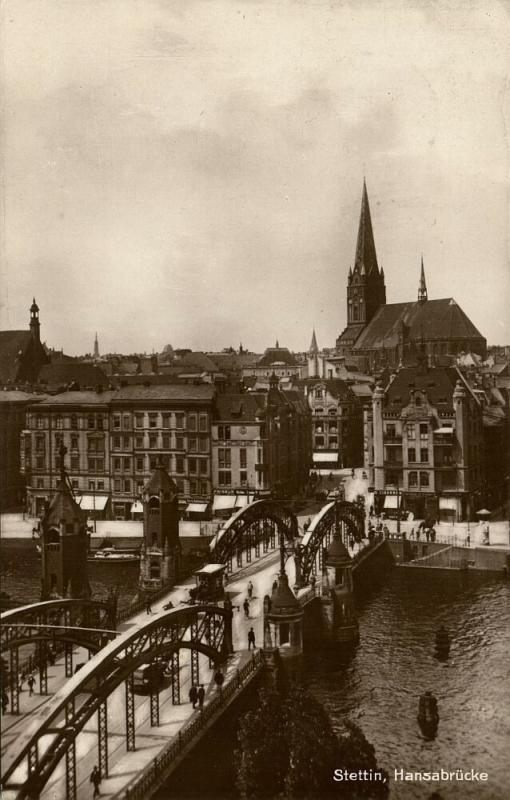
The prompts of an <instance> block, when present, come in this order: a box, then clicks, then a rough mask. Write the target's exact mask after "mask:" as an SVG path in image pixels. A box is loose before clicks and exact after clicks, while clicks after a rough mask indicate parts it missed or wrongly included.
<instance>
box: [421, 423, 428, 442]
mask: <svg viewBox="0 0 510 800" xmlns="http://www.w3.org/2000/svg"><path fill="white" fill-rule="evenodd" d="M428 435H429V426H428V425H427V423H426V422H420V439H427V438H428Z"/></svg>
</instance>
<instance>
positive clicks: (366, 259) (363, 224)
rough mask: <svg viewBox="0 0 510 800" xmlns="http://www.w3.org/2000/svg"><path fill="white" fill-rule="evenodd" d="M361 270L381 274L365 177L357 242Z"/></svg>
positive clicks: (356, 261) (368, 273) (358, 263)
mask: <svg viewBox="0 0 510 800" xmlns="http://www.w3.org/2000/svg"><path fill="white" fill-rule="evenodd" d="M356 267H358V268H359V270H360V272H363V270H364V272H365V274H366V275H370V274H371V273H372V272H375V273H376V274H379V267H378V265H377V255H376V252H375V242H374V232H373V230H372V219H371V217H370V206H369V203H368V194H367V184H366V182H365V179H364V178H363V194H362V197H361V212H360V217H359V228H358V240H357V242H356V258H355V268H356Z"/></svg>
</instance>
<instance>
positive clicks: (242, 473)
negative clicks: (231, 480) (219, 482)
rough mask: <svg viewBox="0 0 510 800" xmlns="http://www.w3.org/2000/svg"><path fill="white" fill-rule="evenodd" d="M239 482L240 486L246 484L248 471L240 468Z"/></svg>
mask: <svg viewBox="0 0 510 800" xmlns="http://www.w3.org/2000/svg"><path fill="white" fill-rule="evenodd" d="M239 482H240V484H241V486H248V473H247V471H246V470H245V469H242V470H241V471H240V473H239Z"/></svg>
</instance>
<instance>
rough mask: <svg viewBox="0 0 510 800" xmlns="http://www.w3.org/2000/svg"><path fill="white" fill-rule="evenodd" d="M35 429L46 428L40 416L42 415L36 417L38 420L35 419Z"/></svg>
mask: <svg viewBox="0 0 510 800" xmlns="http://www.w3.org/2000/svg"><path fill="white" fill-rule="evenodd" d="M35 427H36V428H44V420H43V418H42V417H41V415H40V414H37V415H36V418H35Z"/></svg>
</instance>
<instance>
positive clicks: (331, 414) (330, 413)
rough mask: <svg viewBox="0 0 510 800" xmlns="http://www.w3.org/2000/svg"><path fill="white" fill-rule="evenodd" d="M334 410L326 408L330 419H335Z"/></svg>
mask: <svg viewBox="0 0 510 800" xmlns="http://www.w3.org/2000/svg"><path fill="white" fill-rule="evenodd" d="M336 413H337V412H336V408H334V407H333V408H328V414H329V416H330V417H336Z"/></svg>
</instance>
